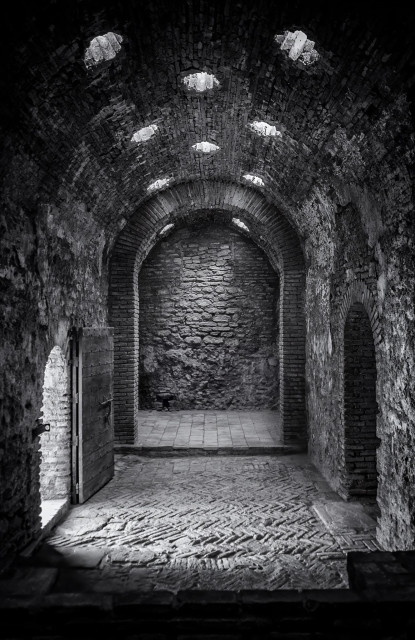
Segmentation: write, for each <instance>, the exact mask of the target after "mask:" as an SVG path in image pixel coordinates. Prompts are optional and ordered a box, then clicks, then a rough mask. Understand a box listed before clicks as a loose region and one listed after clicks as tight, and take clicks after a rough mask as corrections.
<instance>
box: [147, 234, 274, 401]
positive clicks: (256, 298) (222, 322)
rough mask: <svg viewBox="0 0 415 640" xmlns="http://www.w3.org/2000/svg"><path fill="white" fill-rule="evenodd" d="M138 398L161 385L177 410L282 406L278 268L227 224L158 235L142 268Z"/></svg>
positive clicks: (153, 392)
mask: <svg viewBox="0 0 415 640" xmlns="http://www.w3.org/2000/svg"><path fill="white" fill-rule="evenodd" d="M139 300H140V327H139V333H140V406H141V408H154V407H155V396H156V393H157V391H158V390H160V389H162V388H167V389H169V390H170V391H172V392H173V393H174V394H175V396H176V400H175V403H174V406H175V407H176V408H180V409H199V408H204V409H213V408H214V409H229V408H231V409H242V408H250V409H268V408H275V407H276V406H277V405H278V370H279V355H278V349H279V345H278V317H279V309H278V275H277V274H276V272H275V271H274V270H273V269H272V267H271V265H270V264H269V261H268V259H267V257H266V256H265V254H264V253H263V252H262V251H261V250H260V249H259V248H258V247H257V246H256V245H255V244H254V243H253V242H252V241H251V240H249V239H248V238H244V237H243V236H242V235H241V234H239V233H238V232H236V231H233V230H231V229H230V228H229V227H225V226H217V227H213V228H207V227H201V228H194V227H193V228H187V229H181V230H179V231H176V232H173V233H172V234H171V235H170V236H169V237H168V238H166V239H165V240H162V241H161V242H160V243H159V245H158V246H157V247H156V248H155V249H154V250H153V251H152V252H151V254H150V255H149V256H148V258H147V259H146V260H145V262H144V264H143V266H142V270H141V273H140V276H139Z"/></svg>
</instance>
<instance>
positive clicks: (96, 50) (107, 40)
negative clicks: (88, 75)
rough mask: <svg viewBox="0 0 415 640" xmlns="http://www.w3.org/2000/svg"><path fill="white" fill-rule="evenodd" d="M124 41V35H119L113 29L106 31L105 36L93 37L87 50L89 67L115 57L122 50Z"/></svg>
mask: <svg viewBox="0 0 415 640" xmlns="http://www.w3.org/2000/svg"><path fill="white" fill-rule="evenodd" d="M122 41H123V38H122V36H120V35H118V33H112V31H109V32H108V33H105V34H104V35H103V36H97V37H96V38H93V39H92V40H91V42H90V43H89V47H88V48H87V50H86V51H85V56H84V63H85V66H86V67H87V68H88V69H89V68H90V67H95V66H96V65H97V64H99V63H100V62H104V60H112V58H115V56H116V55H117V53H118V52H119V51H120V50H121V42H122Z"/></svg>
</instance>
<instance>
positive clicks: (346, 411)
mask: <svg viewBox="0 0 415 640" xmlns="http://www.w3.org/2000/svg"><path fill="white" fill-rule="evenodd" d="M340 331H341V334H340V335H341V336H342V340H341V350H340V371H341V375H340V389H341V392H342V402H341V419H342V431H343V434H344V476H343V494H344V496H345V497H346V498H353V497H358V496H360V497H363V496H371V495H372V496H375V495H376V494H377V464H376V459H377V446H378V443H379V439H378V437H377V428H376V427H377V424H376V423H377V371H378V369H379V367H378V345H379V342H380V323H379V313H378V310H377V306H376V302H375V300H374V298H373V296H372V294H371V293H370V291H369V289H368V287H367V286H366V285H365V283H364V282H362V281H355V282H353V283H352V285H351V286H350V287H349V290H348V292H347V293H346V295H345V297H344V299H343V302H342V305H341V308H340Z"/></svg>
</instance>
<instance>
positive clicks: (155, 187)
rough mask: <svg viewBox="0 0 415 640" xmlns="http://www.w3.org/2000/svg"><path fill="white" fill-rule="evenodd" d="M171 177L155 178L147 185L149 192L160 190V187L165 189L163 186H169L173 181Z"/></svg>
mask: <svg viewBox="0 0 415 640" xmlns="http://www.w3.org/2000/svg"><path fill="white" fill-rule="evenodd" d="M171 180H172V179H171V178H160V179H159V180H155V181H154V182H152V183H151V184H149V185H148V187H147V193H153V192H154V191H158V190H159V189H163V187H167V185H168V184H170V182H171Z"/></svg>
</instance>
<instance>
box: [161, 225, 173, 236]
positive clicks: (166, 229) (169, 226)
mask: <svg viewBox="0 0 415 640" xmlns="http://www.w3.org/2000/svg"><path fill="white" fill-rule="evenodd" d="M173 227H174V224H173V223H172V222H170V223H169V224H166V226H165V227H163V228H162V230H161V231H160V233H159V235H160V236H165V235H166V233H168V232H169V231H171V230H172V229H173Z"/></svg>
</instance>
